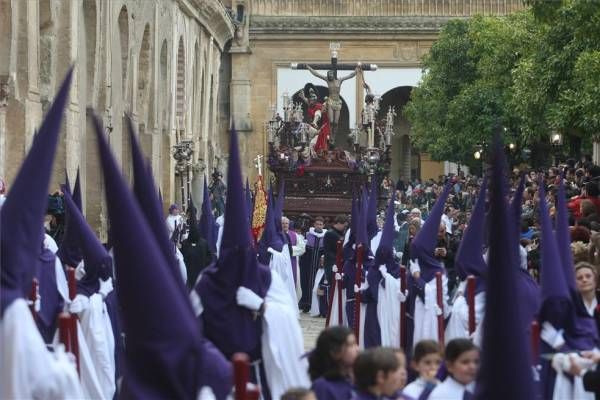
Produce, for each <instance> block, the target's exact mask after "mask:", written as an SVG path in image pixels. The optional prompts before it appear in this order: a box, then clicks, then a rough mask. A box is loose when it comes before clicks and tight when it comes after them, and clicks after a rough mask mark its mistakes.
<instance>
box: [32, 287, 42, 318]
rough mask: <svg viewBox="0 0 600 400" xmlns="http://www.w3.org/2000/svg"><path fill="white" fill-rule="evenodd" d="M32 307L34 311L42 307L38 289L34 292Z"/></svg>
mask: <svg viewBox="0 0 600 400" xmlns="http://www.w3.org/2000/svg"><path fill="white" fill-rule="evenodd" d="M33 309H34V310H35V312H36V313H38V312H40V311H41V309H42V296H40V292H39V291H38V292H37V293H36V294H35V301H34V302H33Z"/></svg>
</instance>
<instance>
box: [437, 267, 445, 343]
mask: <svg viewBox="0 0 600 400" xmlns="http://www.w3.org/2000/svg"><path fill="white" fill-rule="evenodd" d="M435 286H436V289H437V305H438V307H439V308H440V309H441V310H442V314H441V315H438V317H437V319H438V343H439V344H440V346H443V345H444V299H443V290H442V273H441V272H436V273H435Z"/></svg>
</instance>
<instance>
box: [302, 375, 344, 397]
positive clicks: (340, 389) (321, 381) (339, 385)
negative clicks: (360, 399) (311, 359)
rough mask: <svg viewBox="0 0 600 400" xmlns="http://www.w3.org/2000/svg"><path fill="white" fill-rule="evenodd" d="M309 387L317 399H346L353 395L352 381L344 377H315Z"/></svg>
mask: <svg viewBox="0 0 600 400" xmlns="http://www.w3.org/2000/svg"><path fill="white" fill-rule="evenodd" d="M311 389H312V391H313V392H315V396H316V397H317V399H319V400H348V399H351V398H353V397H352V396H353V395H354V390H353V387H352V383H350V381H349V380H346V379H335V380H329V379H325V378H317V379H315V380H314V382H313V384H312V387H311Z"/></svg>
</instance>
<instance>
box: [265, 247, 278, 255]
mask: <svg viewBox="0 0 600 400" xmlns="http://www.w3.org/2000/svg"><path fill="white" fill-rule="evenodd" d="M267 251H268V252H269V253H271V254H276V253H277V252H276V251H275V249H274V248H272V247H269V248H268V249H267Z"/></svg>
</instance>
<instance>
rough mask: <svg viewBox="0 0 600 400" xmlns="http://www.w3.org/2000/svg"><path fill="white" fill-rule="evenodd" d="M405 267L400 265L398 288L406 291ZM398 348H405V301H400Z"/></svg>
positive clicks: (403, 291)
mask: <svg viewBox="0 0 600 400" xmlns="http://www.w3.org/2000/svg"><path fill="white" fill-rule="evenodd" d="M407 286H408V285H407V281H406V267H400V290H402V293H406V287H407ZM399 332H400V348H401V349H403V350H404V351H405V352H406V351H407V350H406V301H404V302H402V303H400V331H399Z"/></svg>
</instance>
